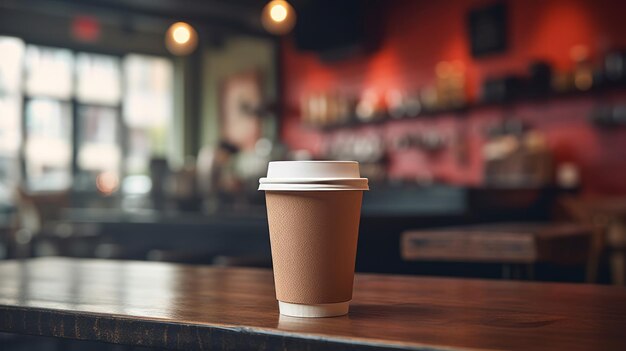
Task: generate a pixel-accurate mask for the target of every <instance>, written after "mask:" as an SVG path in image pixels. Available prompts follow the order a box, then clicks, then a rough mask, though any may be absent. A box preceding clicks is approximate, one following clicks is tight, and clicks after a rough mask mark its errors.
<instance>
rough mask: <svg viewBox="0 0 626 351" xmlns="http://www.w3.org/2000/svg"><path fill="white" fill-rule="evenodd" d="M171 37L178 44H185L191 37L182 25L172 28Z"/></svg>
mask: <svg viewBox="0 0 626 351" xmlns="http://www.w3.org/2000/svg"><path fill="white" fill-rule="evenodd" d="M172 37H173V38H174V41H175V42H177V43H178V44H185V43H187V42H188V41H189V39H190V38H191V33H190V32H189V29H188V28H186V27H184V26H179V27H176V28H174V30H173V31H172Z"/></svg>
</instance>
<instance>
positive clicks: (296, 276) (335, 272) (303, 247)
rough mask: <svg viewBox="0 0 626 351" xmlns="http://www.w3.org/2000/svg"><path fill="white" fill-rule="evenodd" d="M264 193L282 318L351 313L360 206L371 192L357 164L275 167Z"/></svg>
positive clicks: (271, 166)
mask: <svg viewBox="0 0 626 351" xmlns="http://www.w3.org/2000/svg"><path fill="white" fill-rule="evenodd" d="M259 190H264V191H265V192H266V203H267V214H268V223H269V229H270V241H271V247H272V260H273V266H274V282H275V285H276V298H277V300H278V302H279V310H280V313H281V314H283V315H287V316H295V317H330V316H340V315H344V314H346V313H348V308H349V302H350V300H351V299H352V284H353V281H354V262H355V258H356V246H357V238H358V231H359V219H360V212H361V200H362V196H363V191H364V190H368V185H367V179H365V178H360V174H359V168H358V163H356V162H347V161H341V162H339V161H305V162H303V161H293V162H270V164H269V167H268V177H267V178H261V180H260V186H259Z"/></svg>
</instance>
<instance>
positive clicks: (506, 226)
mask: <svg viewBox="0 0 626 351" xmlns="http://www.w3.org/2000/svg"><path fill="white" fill-rule="evenodd" d="M592 234H593V231H592V229H591V228H590V227H589V226H585V225H578V224H569V223H565V224H559V223H555V224H552V223H498V224H490V225H475V226H464V227H456V228H450V229H438V230H421V231H409V232H405V233H404V234H403V235H402V242H401V251H402V257H403V258H404V259H405V260H409V261H425V260H429V261H458V262H468V261H471V262H498V263H534V262H539V261H543V262H558V263H575V262H584V261H585V260H586V258H587V256H588V254H589V249H590V243H591V238H592Z"/></svg>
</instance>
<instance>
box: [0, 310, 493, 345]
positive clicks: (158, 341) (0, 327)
mask: <svg viewBox="0 0 626 351" xmlns="http://www.w3.org/2000/svg"><path fill="white" fill-rule="evenodd" d="M0 311H1V312H3V313H2V314H1V315H0V332H6V333H13V334H22V335H34V336H45V337H55V338H64V339H73V340H85V341H98V342H105V343H111V344H120V345H130V346H143V347H153V348H166V349H174V350H190V349H194V350H205V349H206V350H214V349H239V348H241V347H250V344H254V343H255V342H265V343H266V344H268V345H271V346H272V347H280V349H281V350H288V349H297V350H299V349H302V348H303V347H307V348H306V349H307V350H317V349H320V350H322V349H323V350H334V349H335V348H338V349H340V350H387V349H388V350H411V351H469V350H472V351H479V350H482V349H476V348H463V347H450V346H445V347H444V346H437V345H429V344H420V343H405V342H399V341H386V340H379V339H368V338H349V337H339V336H327V335H320V334H317V333H301V332H294V331H284V330H279V329H272V328H263V327H248V326H242V325H234V324H219V323H206V324H198V323H191V322H185V321H173V320H169V319H162V318H155V317H140V318H141V319H136V318H133V317H129V316H123V315H118V314H109V313H100V312H80V313H77V312H72V311H68V310H64V309H53V308H41V307H37V308H27V307H21V306H20V307H17V306H10V305H4V304H0ZM7 312H8V313H7ZM42 317H43V318H42ZM46 318H47V319H48V321H49V322H50V321H53V323H49V324H48V325H46V326H45V327H44V326H43V325H42V321H45V319H46ZM18 320H21V323H19V322H17V323H14V322H15V321H18ZM102 321H104V323H109V324H110V323H113V324H114V325H113V330H114V331H117V330H122V333H115V332H111V331H110V330H108V329H107V330H105V331H96V329H97V328H99V327H101V324H102ZM33 322H35V323H37V325H38V328H37V332H34V330H33V329H32V328H29V327H27V324H30V323H33ZM59 322H60V323H59ZM68 322H69V324H71V325H73V327H72V328H66V326H67V325H66V324H68ZM79 323H81V324H85V323H86V324H90V325H91V327H90V328H89V326H79ZM19 324H21V325H19ZM133 324H135V325H134V326H133ZM131 327H132V328H135V329H130V328H131ZM139 329H142V330H139ZM157 329H158V330H157ZM185 329H186V330H185ZM168 332H171V333H173V335H175V336H176V337H175V339H176V340H175V341H173V340H170V339H169V337H168V336H167V335H168ZM200 332H209V333H205V334H204V335H205V336H208V337H209V339H210V340H209V342H206V343H205V342H203V339H202V336H201V334H200ZM138 334H141V335H143V336H145V337H146V339H139V341H137V340H134V339H135V337H137V336H140V335H138ZM241 334H245V335H246V338H245V340H244V339H243V338H241ZM120 335H121V337H120ZM155 335H162V336H163V337H160V338H159V337H152V336H155ZM180 336H186V337H187V338H186V339H184V340H180ZM250 337H253V338H254V340H252V339H250ZM214 339H217V340H214ZM205 345H206V347H205ZM218 345H221V346H222V347H221V348H220V347H219V346H218ZM225 345H228V347H225ZM256 345H258V344H256ZM216 346H218V347H216Z"/></svg>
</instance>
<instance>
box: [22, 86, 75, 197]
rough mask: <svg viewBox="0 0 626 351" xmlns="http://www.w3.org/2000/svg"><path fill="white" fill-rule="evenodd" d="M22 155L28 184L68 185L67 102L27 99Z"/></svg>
mask: <svg viewBox="0 0 626 351" xmlns="http://www.w3.org/2000/svg"><path fill="white" fill-rule="evenodd" d="M24 156H25V161H26V162H25V164H26V174H27V175H28V186H29V188H31V189H32V190H44V191H47V190H58V189H66V188H68V187H69V185H70V182H71V163H72V111H71V107H70V104H69V103H67V102H60V101H57V100H52V99H46V98H35V99H31V100H29V101H28V102H27V103H26V143H25V145H24Z"/></svg>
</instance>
